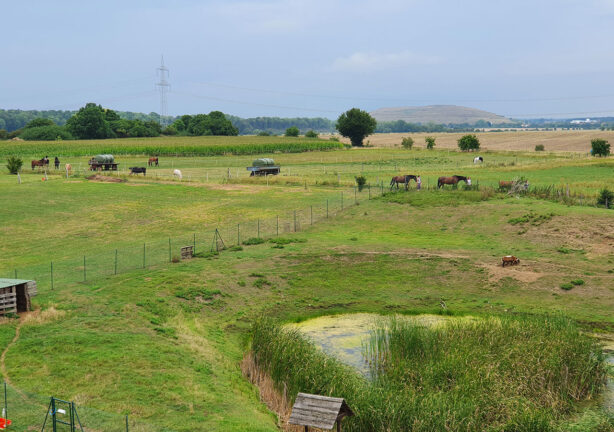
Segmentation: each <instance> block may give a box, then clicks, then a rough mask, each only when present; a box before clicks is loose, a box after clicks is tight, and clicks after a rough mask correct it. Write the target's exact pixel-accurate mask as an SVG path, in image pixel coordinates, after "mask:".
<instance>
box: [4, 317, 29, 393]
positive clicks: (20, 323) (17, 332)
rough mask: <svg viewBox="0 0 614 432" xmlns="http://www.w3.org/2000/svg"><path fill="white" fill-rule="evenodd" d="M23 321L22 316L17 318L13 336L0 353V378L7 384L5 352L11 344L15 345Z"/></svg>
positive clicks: (8, 381)
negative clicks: (0, 376) (0, 375)
mask: <svg viewBox="0 0 614 432" xmlns="http://www.w3.org/2000/svg"><path fill="white" fill-rule="evenodd" d="M24 322H25V319H24V318H20V319H19V322H18V323H17V327H16V328H15V336H14V337H13V340H12V341H11V342H10V343H9V344H8V345H7V346H6V348H4V351H2V355H0V372H2V378H3V379H4V381H5V382H6V383H7V384H8V385H11V378H10V377H9V374H8V372H7V371H6V363H5V359H6V353H7V352H8V351H9V350H10V349H11V347H12V346H13V345H15V343H16V342H17V340H19V335H20V334H21V326H22V325H23V323H24Z"/></svg>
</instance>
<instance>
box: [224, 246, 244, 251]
mask: <svg viewBox="0 0 614 432" xmlns="http://www.w3.org/2000/svg"><path fill="white" fill-rule="evenodd" d="M242 250H243V246H240V245H234V246H231V247H229V248H228V251H229V252H240V251H242Z"/></svg>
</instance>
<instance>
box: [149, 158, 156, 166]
mask: <svg viewBox="0 0 614 432" xmlns="http://www.w3.org/2000/svg"><path fill="white" fill-rule="evenodd" d="M147 164H148V165H149V166H152V165H153V164H156V166H158V158H157V157H150V158H149V161H147Z"/></svg>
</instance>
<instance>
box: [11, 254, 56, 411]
mask: <svg viewBox="0 0 614 432" xmlns="http://www.w3.org/2000/svg"><path fill="white" fill-rule="evenodd" d="M51 289H53V261H51ZM5 418H6V417H5Z"/></svg>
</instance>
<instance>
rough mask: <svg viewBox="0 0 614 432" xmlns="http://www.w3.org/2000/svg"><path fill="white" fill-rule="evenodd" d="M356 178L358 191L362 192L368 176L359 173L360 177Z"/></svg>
mask: <svg viewBox="0 0 614 432" xmlns="http://www.w3.org/2000/svg"><path fill="white" fill-rule="evenodd" d="M355 179H356V184H357V185H358V192H362V190H363V189H364V187H365V185H366V184H367V178H366V177H365V176H363V175H359V176H358V177H355Z"/></svg>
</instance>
